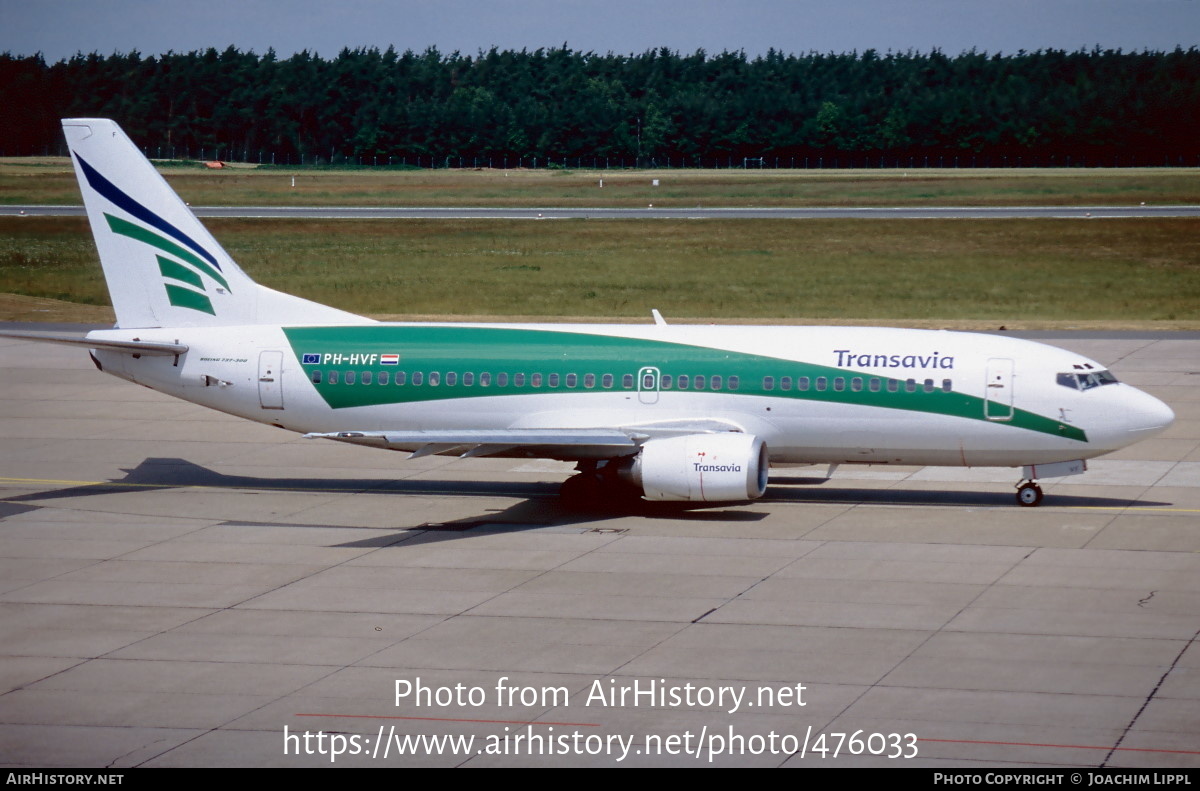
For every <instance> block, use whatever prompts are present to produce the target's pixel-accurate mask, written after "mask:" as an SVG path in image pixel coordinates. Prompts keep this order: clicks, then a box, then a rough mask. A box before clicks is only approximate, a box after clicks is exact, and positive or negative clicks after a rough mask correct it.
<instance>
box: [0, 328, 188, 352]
mask: <svg viewBox="0 0 1200 791" xmlns="http://www.w3.org/2000/svg"><path fill="white" fill-rule="evenodd" d="M0 338H16V339H17V340H22V341H38V342H39V343H60V344H63V345H65V346H82V347H84V348H87V349H104V350H106V351H112V352H122V353H124V354H144V355H146V356H148V357H153V356H155V355H159V356H163V357H173V356H175V355H179V354H183V353H184V352H186V351H187V350H188V347H187V344H184V343H163V342H162V341H100V340H95V339H90V338H81V337H77V336H75V337H72V336H66V335H42V334H39V333H21V332H0Z"/></svg>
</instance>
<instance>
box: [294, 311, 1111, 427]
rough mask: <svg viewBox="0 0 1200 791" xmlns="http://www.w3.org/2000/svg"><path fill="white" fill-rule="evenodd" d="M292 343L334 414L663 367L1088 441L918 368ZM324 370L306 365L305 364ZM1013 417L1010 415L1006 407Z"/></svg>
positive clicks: (557, 346) (580, 336) (473, 333)
mask: <svg viewBox="0 0 1200 791" xmlns="http://www.w3.org/2000/svg"><path fill="white" fill-rule="evenodd" d="M283 332H284V333H285V334H286V336H287V339H288V342H289V343H290V344H291V347H292V351H293V353H294V354H295V355H296V361H297V362H298V363H300V364H301V366H302V367H303V369H304V371H305V373H306V375H307V376H308V378H309V380H310V381H311V380H312V376H313V372H314V371H320V372H321V373H322V376H321V382H320V383H318V384H314V385H313V386H314V387H315V388H316V390H317V392H318V393H319V394H320V395H321V397H322V398H323V399H324V400H325V402H326V403H327V404H328V405H329V406H330V407H332V408H334V409H345V408H348V407H361V406H379V405H384V404H404V403H415V402H422V401H440V400H450V399H469V398H479V397H487V396H492V397H494V396H507V395H514V396H515V395H536V394H543V395H544V394H548V393H556V394H563V395H566V394H570V393H602V392H612V391H630V390H636V385H637V381H636V377H637V375H638V372H639V371H640V369H642V368H643V367H647V366H649V367H655V368H658V369H659V370H660V371H661V372H662V374H664V375H669V376H671V377H672V378H673V379H674V380H675V381H678V377H679V376H680V375H686V376H688V377H692V378H693V379H694V377H696V376H703V377H705V380H706V383H708V382H711V379H712V377H713V376H714V375H715V376H720V377H722V380H723V382H722V389H721V390H719V391H714V390H693V389H688V390H678V389H677V388H675V387H672V388H664V389H663V390H662V391H661V392H662V393H663V394H667V393H672V392H687V393H689V394H692V395H710V396H717V397H719V396H727V395H729V394H730V393H731V392H733V391H731V390H730V389H729V387H728V382H729V377H731V376H736V377H738V387H737V390H736V393H737V394H738V395H746V396H766V397H771V398H790V399H796V400H800V401H815V402H827V403H839V404H857V405H862V406H873V407H882V408H886V409H901V410H908V411H912V412H923V413H928V414H938V415H948V416H953V417H961V418H967V419H971V420H982V421H986V422H993V423H998V424H999V425H1006V426H1013V427H1017V428H1023V429H1028V430H1030V431H1037V432H1041V433H1045V434H1051V435H1053V436H1057V437H1066V438H1070V439H1075V440H1078V441H1080V442H1086V441H1087V435H1086V434H1085V433H1084V432H1083V431H1082V430H1081V429H1079V428H1077V427H1075V426H1070V425H1066V424H1064V423H1061V422H1060V421H1057V420H1052V419H1050V418H1047V417H1044V416H1042V415H1038V414H1035V413H1033V412H1028V411H1025V410H1022V409H1013V414H1012V418H1011V419H1009V420H1004V421H994V420H992V421H988V420H987V417H986V414H985V409H986V402H985V401H984V399H982V398H979V397H978V396H973V395H968V394H966V393H960V392H954V391H950V392H945V391H943V390H942V389H941V380H942V379H943V378H953V372H952V371H920V370H914V371H913V375H914V377H916V376H919V377H920V379H918V380H917V388H916V391H915V392H908V391H907V388H906V387H905V382H906V380H904V379H894V378H889V377H886V376H881V375H879V374H876V373H870V372H864V371H856V370H848V369H845V368H836V367H832V366H824V365H815V364H813V363H805V362H796V361H794V360H787V359H782V358H778V357H770V356H765V355H757V354H744V353H741V352H731V351H724V350H722V349H714V348H710V347H706V346H694V345H690V344H685V343H673V342H668V341H656V340H649V339H643V338H622V337H615V336H609V335H596V334H590V333H578V332H556V331H549V330H532V329H530V330H527V329H508V328H494V327H454V326H442V327H397V326H374V327H372V326H365V327H284V328H283ZM389 354H395V355H399V361H398V364H395V365H384V364H382V363H381V360H382V359H383V356H384V355H389ZM306 356H308V357H309V359H315V360H319V362H310V363H305V362H304V360H305V357H306ZM330 371H337V372H339V374H340V376H339V383H338V384H329V381H328V372H330ZM346 371H354V372H355V374H356V376H355V378H356V383H355V384H345V383H344V382H345V376H344V374H345V372H346ZM364 371H370V372H371V374H372V377H371V378H372V384H369V385H364V384H361V381H362V373H363V372H364ZM397 371H404V372H406V374H407V377H406V378H407V381H408V383H406V384H404V385H401V386H398V385H395V384H394V381H395V372H397ZM381 372H388V373H389V384H386V385H381V384H378V383H377V382H378V377H379V373H381ZM413 372H421V373H422V374H423V375H424V378H425V383H424V384H421V385H413V384H411V377H412V373H413ZM432 372H437V373H439V375H440V377H439V378H440V383H439V384H438V385H437V386H431V385H430V384H429V383H428V382H429V374H430V373H432ZM450 372H454V373H457V375H458V376H457V378H458V383H457V384H456V385H452V386H450V385H447V384H446V374H447V373H450ZM466 372H471V373H474V375H475V377H476V383H475V384H474V385H473V386H469V387H468V386H464V385H463V383H462V382H463V373H466ZM481 373H490V374H491V379H492V384H491V386H488V387H482V386H480V385H479V380H478V377H479V375H480V374H481ZM500 373H506V374H508V384H507V385H506V386H504V387H499V386H497V385H496V376H497V374H500ZM517 373H524V374H526V377H525V384H524V385H523V386H520V387H518V386H516V385H515V384H513V381H514V377H513V375H514V374H517ZM534 373H538V374H542V376H543V381H542V386H541V387H533V386H532V384H531V381H530V379H531V377H530V376H529V375H530V374H534ZM551 374H558V376H559V386H558V387H557V388H552V387H549V386H548V384H547V382H548V378H549V375H551ZM568 374H577V375H578V382H577V384H576V386H575V387H574V388H570V387H567V386H566V385H565V382H566V376H567V375H568ZM585 374H595V375H596V383H595V386H594V387H592V388H585V387H584V375H585ZM604 374H612V375H613V380H614V381H613V386H612V387H611V388H604V387H602V386H601V377H602V376H603V375H604ZM626 374H630V375H633V376H634V377H635V382H634V388H625V387H623V386H622V379H623V377H624V376H625V375H626ZM783 376H790V377H792V378H793V380H794V379H796V378H799V377H808V378H809V381H810V384H809V388H808V389H807V390H796V389H792V390H782V389H778V385H777V387H776V389H771V390H767V389H765V388H764V386H763V385H764V382H763V380H764V378H765V377H774V379H775V381H776V383H778V382H779V380H780V378H781V377H783ZM818 377H825V379H826V380H827V383H826V389H824V390H817V389H815V386H814V385H815V382H816V380H817V378H818ZM855 377H860V378H861V379H862V380H863V387H862V389H861V390H858V391H855V390H852V389H851V380H852V379H853V378H855ZM836 378H842V379H844V380H845V382H844V389H843V390H835V389H834V385H833V382H834V380H835V379H836ZM872 378H875V379H879V380H881V382H882V387H881V388H880V390H879V391H878V392H872V391H871V390H870V389H869V387H868V384H867V383H868V382H869V380H870V379H872ZM926 378H931V379H933V381H934V387H935V389H934V390H933V392H925V391H924V388H923V387H922V386H921V385H922V383H923V380H924V379H926ZM893 381H894V382H898V388H897V392H888V383H889V382H893ZM1006 409H1007V407H1006Z"/></svg>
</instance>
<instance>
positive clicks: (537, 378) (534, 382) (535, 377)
mask: <svg viewBox="0 0 1200 791" xmlns="http://www.w3.org/2000/svg"><path fill="white" fill-rule="evenodd" d="M529 384H530V385H531V386H533V387H541V386H542V375H541V374H532V375H531V376H530V377H529Z"/></svg>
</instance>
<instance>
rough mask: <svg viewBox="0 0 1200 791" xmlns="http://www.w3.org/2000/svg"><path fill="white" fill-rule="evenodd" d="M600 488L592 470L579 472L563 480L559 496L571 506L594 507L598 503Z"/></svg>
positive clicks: (598, 479) (597, 477)
mask: <svg viewBox="0 0 1200 791" xmlns="http://www.w3.org/2000/svg"><path fill="white" fill-rule="evenodd" d="M602 488H603V487H602V485H601V483H600V478H599V476H597V475H596V474H595V473H594V472H581V473H579V474H578V475H573V476H571V477H570V478H567V479H566V480H565V481H563V484H562V487H561V488H560V489H559V496H560V497H561V498H562V500H563V502H564V503H565V504H566V505H567V506H569V507H571V508H594V507H595V506H596V505H598V504H599V503H600V493H601V489H602Z"/></svg>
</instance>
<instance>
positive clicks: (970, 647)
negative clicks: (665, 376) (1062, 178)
mask: <svg viewBox="0 0 1200 791" xmlns="http://www.w3.org/2000/svg"><path fill="white" fill-rule="evenodd" d="M1041 338H1043V339H1045V334H1043V335H1042V336H1041ZM1046 342H1049V343H1053V344H1055V345H1060V346H1064V347H1067V348H1071V349H1075V350H1076V351H1079V352H1081V353H1084V354H1087V355H1088V356H1090V357H1093V358H1097V359H1099V360H1100V361H1101V362H1104V363H1106V364H1110V365H1111V367H1112V370H1113V371H1114V372H1115V373H1116V374H1117V375H1118V376H1119V377H1120V378H1121V379H1122V381H1125V382H1128V383H1130V384H1133V385H1135V386H1137V387H1140V388H1142V389H1144V390H1147V391H1148V392H1150V393H1152V394H1154V395H1156V396H1158V397H1159V398H1162V399H1163V400H1165V401H1166V402H1167V403H1169V404H1170V405H1171V407H1172V408H1173V409H1174V410H1175V413H1176V415H1177V420H1176V423H1175V424H1174V425H1173V426H1172V427H1171V428H1170V429H1169V430H1168V431H1167V432H1166V433H1164V434H1162V435H1160V436H1158V437H1156V438H1154V439H1151V440H1148V441H1146V442H1143V443H1141V444H1139V445H1135V446H1133V447H1130V448H1127V449H1125V450H1123V451H1121V452H1119V453H1117V454H1113V455H1111V456H1108V457H1105V458H1101V459H1097V460H1094V461H1092V462H1090V463H1089V466H1090V471H1089V472H1088V473H1086V474H1085V475H1082V476H1076V477H1072V478H1064V479H1058V480H1050V481H1045V482H1044V484H1043V485H1044V487H1045V489H1046V499H1045V502H1044V504H1043V505H1042V506H1041V507H1039V508H1020V507H1017V506H1016V504H1015V501H1014V496H1013V495H1014V489H1013V484H1015V483H1016V482H1017V479H1018V477H1019V472H1018V471H1015V470H996V469H966V470H964V469H949V468H918V467H906V468H879V467H862V468H855V467H846V466H843V467H841V468H839V469H838V470H837V471H836V472H835V474H834V476H833V478H832V479H830V480H825V478H824V473H825V468H824V467H821V468H799V469H783V470H778V471H775V472H773V474H772V485H771V488H770V489H769V490H768V493H767V496H766V497H765V498H764V499H763V500H760V501H756V502H753V503H750V504H746V505H725V506H718V507H712V508H683V507H676V506H669V505H665V504H645V505H644V506H639V507H637V508H636V509H635V510H634V512H629V511H625V512H619V511H605V512H589V513H580V512H572V511H568V510H565V509H564V508H563V507H562V506H561V505H560V504H559V503H558V501H557V498H556V491H557V486H558V484H559V483H560V482H561V481H562V480H563V479H564V478H565V477H566V475H567V474H568V473H569V471H570V467H569V466H568V465H565V464H560V463H556V462H546V461H513V460H495V459H468V460H457V459H444V458H440V457H426V458H422V459H418V460H414V461H408V460H406V459H405V456H404V455H403V454H399V453H387V452H383V451H376V450H371V449H366V448H358V447H353V446H347V445H340V444H337V443H332V442H324V441H320V440H305V439H302V438H301V437H299V436H297V435H294V434H289V433H286V432H284V431H281V430H279V429H275V428H271V427H268V426H262V425H258V424H254V423H249V422H246V421H243V420H239V419H236V418H232V417H228V416H225V415H222V414H219V413H215V412H210V411H207V410H204V409H202V408H200V407H196V406H193V405H190V404H187V403H184V402H180V401H176V400H173V399H171V398H169V397H166V396H163V395H160V394H158V393H155V392H152V391H150V390H147V389H144V388H139V387H137V386H135V385H132V384H129V383H127V382H122V381H120V380H117V379H114V378H111V377H108V376H106V375H105V374H102V373H100V372H98V371H97V370H95V368H93V366H92V365H91V363H90V361H89V360H88V358H87V354H86V353H85V352H82V351H80V350H78V349H69V348H60V347H56V346H48V345H45V344H31V343H26V342H22V341H15V340H8V339H0V764H3V765H4V766H6V767H134V766H180V767H199V766H286V767H306V766H329V765H333V766H385V767H386V766H630V765H632V766H646V765H650V766H707V765H714V766H830V767H849V766H897V767H899V766H924V767H936V768H947V769H951V768H965V769H979V768H982V767H1003V768H1012V767H1039V768H1049V767H1076V768H1078V767H1099V766H1105V767H1187V768H1192V769H1194V768H1196V767H1200V641H1198V639H1197V638H1198V637H1200V339H1197V338H1196V336H1195V335H1194V334H1192V335H1179V336H1171V335H1119V334H1116V333H1113V334H1112V336H1110V337H1096V336H1095V335H1088V336H1082V335H1081V336H1063V335H1060V336H1058V337H1056V338H1055V337H1051V338H1048V339H1046Z"/></svg>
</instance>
